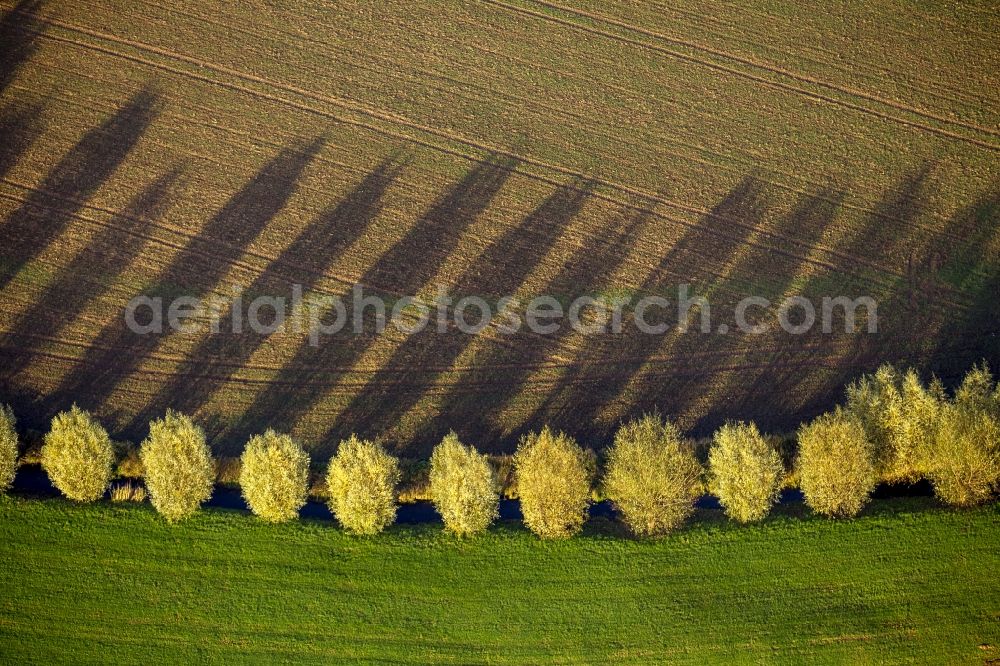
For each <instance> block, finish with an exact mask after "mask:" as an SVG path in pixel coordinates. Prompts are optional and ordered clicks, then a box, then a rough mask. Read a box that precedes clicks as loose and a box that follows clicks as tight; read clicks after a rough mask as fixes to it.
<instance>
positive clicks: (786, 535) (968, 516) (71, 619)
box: [0, 497, 1000, 664]
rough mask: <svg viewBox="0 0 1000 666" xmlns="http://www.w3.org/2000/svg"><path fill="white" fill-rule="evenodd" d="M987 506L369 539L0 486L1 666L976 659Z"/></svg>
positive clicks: (431, 529) (997, 621) (989, 547)
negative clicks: (651, 531)
mask: <svg viewBox="0 0 1000 666" xmlns="http://www.w3.org/2000/svg"><path fill="white" fill-rule="evenodd" d="M998 519H1000V507H998V506H997V505H995V504H994V505H990V506H987V507H985V508H980V509H976V510H971V511H953V510H946V509H943V508H941V507H940V506H938V505H937V504H935V503H934V502H933V501H932V500H929V499H897V500H880V501H876V502H874V503H873V504H872V505H871V506H869V508H868V509H867V510H866V511H865V512H864V513H863V514H862V515H861V517H859V518H857V519H854V520H850V521H832V520H826V519H819V518H816V517H814V516H811V515H809V514H807V513H805V512H804V509H803V508H802V507H801V505H794V504H793V505H782V506H781V507H779V510H778V511H777V515H774V516H772V517H771V518H770V519H768V520H767V521H766V522H765V523H763V524H762V525H760V526H756V527H741V526H736V525H733V524H732V523H730V522H728V521H725V520H724V519H722V518H721V516H720V515H719V514H717V513H715V512H711V511H701V512H699V513H698V514H697V515H696V517H695V519H694V520H693V521H692V522H691V523H690V524H689V526H688V527H686V528H684V529H683V530H681V531H680V532H678V533H675V534H674V535H672V536H670V537H668V538H665V539H662V540H659V541H635V540H628V539H623V538H621V535H620V534H617V532H616V530H617V529H618V528H617V526H616V524H614V523H610V522H606V521H601V520H592V521H591V522H590V523H589V524H588V527H587V529H586V530H585V533H584V534H583V535H582V536H579V537H577V538H574V539H571V540H568V541H558V542H543V541H540V540H539V539H537V538H535V537H534V536H532V535H531V534H530V533H528V532H527V531H526V530H525V529H524V528H523V527H522V526H521V525H520V524H519V523H512V522H508V523H502V524H500V525H499V526H497V527H494V528H493V529H491V531H490V532H489V533H488V534H487V535H485V536H482V537H479V538H475V539H468V540H464V541H462V540H457V539H455V538H452V537H449V536H447V535H445V534H443V533H442V531H441V529H440V526H438V525H422V526H396V527H393V528H391V529H390V530H389V532H388V533H386V534H383V535H381V536H379V537H377V538H373V539H366V538H359V537H352V536H349V535H347V534H345V533H344V532H343V531H341V530H340V529H339V528H337V527H334V526H333V524H331V523H324V522H316V521H300V522H295V523H292V524H288V525H279V526H274V525H267V524H264V523H262V522H260V521H259V520H257V519H255V518H253V517H250V516H248V515H244V514H240V513H235V512H229V511H222V510H210V511H205V512H203V513H201V514H199V515H198V516H197V517H196V518H194V519H192V520H190V521H187V522H184V523H181V524H179V525H176V526H169V525H167V524H166V522H165V521H163V520H162V519H161V518H159V517H158V516H157V515H156V514H155V513H154V512H153V511H152V509H151V508H149V507H148V505H146V506H142V507H138V506H124V505H109V504H97V505H91V506H76V505H72V504H70V503H68V502H64V501H60V500H30V499H23V498H11V497H4V498H2V499H0V581H3V582H2V583H0V585H2V586H3V593H2V594H0V654H2V655H3V661H5V662H7V663H32V662H36V663H58V662H64V663H66V662H72V663H76V664H79V663H88V662H103V663H129V662H133V663H134V662H143V663H229V664H232V663H251V662H257V663H275V662H276V661H279V660H281V661H291V660H295V661H304V662H322V663H392V664H411V663H412V664H423V663H462V664H469V663H492V664H530V663H539V662H543V661H544V662H547V663H567V664H568V663H575V664H576V663H588V664H589V663H610V662H613V663H692V664H704V663H712V662H727V663H733V662H745V663H804V662H809V663H876V662H878V663H921V664H931V663H936V664H944V663H948V664H960V663H969V664H973V663H983V662H984V660H987V661H988V660H989V659H991V658H1000V578H998V577H997V575H996V572H997V570H998V569H1000V531H998V529H997V527H998Z"/></svg>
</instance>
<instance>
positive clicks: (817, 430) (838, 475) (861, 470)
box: [798, 409, 878, 517]
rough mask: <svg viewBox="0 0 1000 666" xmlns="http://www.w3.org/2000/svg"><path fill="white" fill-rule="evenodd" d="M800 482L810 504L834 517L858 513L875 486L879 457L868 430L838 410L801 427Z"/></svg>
mask: <svg viewBox="0 0 1000 666" xmlns="http://www.w3.org/2000/svg"><path fill="white" fill-rule="evenodd" d="M798 440H799V459H798V468H799V484H800V486H801V487H802V492H803V493H804V494H805V496H806V504H808V505H809V506H810V507H812V509H813V510H814V511H816V512H818V513H822V514H825V515H828V516H831V517H850V516H855V515H857V514H858V513H859V512H860V511H861V509H862V508H864V506H865V504H867V503H868V499H869V497H870V495H871V493H872V491H873V490H874V489H875V485H876V484H877V483H878V475H877V472H876V468H875V457H874V454H873V451H872V446H871V443H870V442H869V441H868V437H867V435H866V434H865V429H864V428H863V427H862V426H861V424H860V423H859V422H858V420H857V419H855V418H853V417H852V416H850V415H849V414H848V413H847V412H845V411H843V410H841V409H837V410H836V411H834V412H831V413H829V414H824V415H822V416H820V417H819V418H817V419H816V420H814V421H813V422H812V423H809V424H808V425H804V426H802V427H801V428H800V429H799V433H798Z"/></svg>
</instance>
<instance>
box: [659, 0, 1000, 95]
mask: <svg viewBox="0 0 1000 666" xmlns="http://www.w3.org/2000/svg"><path fill="white" fill-rule="evenodd" d="M651 6H653V7H655V8H657V9H658V10H660V11H661V12H672V13H674V14H675V15H679V16H682V17H686V18H685V19H684V20H686V21H687V22H688V24H690V25H693V26H696V27H698V28H699V29H701V30H703V31H704V32H705V33H706V34H711V35H713V36H715V37H720V38H723V39H730V40H734V35H733V34H731V33H732V32H733V31H734V30H737V29H738V30H739V36H740V37H745V38H751V37H755V38H757V39H743V40H742V43H743V44H744V45H750V46H756V47H758V48H764V49H768V50H771V51H775V52H776V53H779V54H781V55H782V56H789V57H792V58H802V59H803V60H806V61H808V62H810V63H813V64H816V65H820V66H823V67H830V68H832V69H834V70H837V71H839V72H841V73H842V74H853V75H857V74H861V75H862V76H864V77H865V78H867V79H870V80H872V81H874V82H876V83H878V82H881V81H882V80H883V79H884V78H885V77H886V76H888V77H890V78H893V79H895V83H897V84H899V83H901V81H900V80H899V79H900V78H902V77H904V76H907V77H911V78H912V80H913V81H914V82H915V83H924V84H926V87H921V86H919V85H914V84H911V83H910V82H909V81H906V82H902V85H904V86H905V87H906V88H908V89H910V90H912V91H914V92H917V93H921V94H924V95H929V96H931V97H934V98H937V99H940V100H942V101H957V102H962V103H964V104H969V105H989V106H993V107H996V106H997V105H998V104H1000V98H995V97H984V96H979V95H977V94H976V93H975V92H973V91H971V90H964V89H962V88H956V87H952V86H949V85H947V84H946V83H943V82H936V81H931V80H928V79H924V78H923V77H921V76H919V75H917V74H916V73H914V72H908V71H905V70H894V69H891V68H889V67H884V66H871V65H862V64H860V63H857V62H852V63H851V66H850V68H845V67H842V66H840V65H838V64H837V63H836V62H833V61H832V60H825V59H823V58H822V57H820V56H834V57H836V56H837V55H838V52H837V51H835V50H833V49H828V48H824V47H823V46H822V45H821V44H820V43H817V44H808V43H801V44H799V45H798V47H799V48H800V49H801V50H800V51H792V50H787V49H785V48H779V47H776V46H771V45H769V44H765V43H763V42H762V41H760V39H761V38H764V39H766V38H767V37H768V35H767V34H765V33H763V32H761V31H759V30H758V31H755V32H750V31H749V30H747V29H746V27H742V28H737V27H736V26H734V25H733V24H732V23H729V22H726V21H723V20H719V19H717V18H715V17H710V16H707V15H705V14H700V13H698V12H694V11H689V10H685V9H682V8H680V7H675V6H673V5H669V4H666V3H662V2H653V3H651ZM740 9H741V10H742V11H745V12H747V13H749V14H751V15H757V16H761V17H764V18H766V19H767V20H768V21H769V27H771V28H772V30H773V29H774V28H775V27H776V24H777V23H778V19H779V18H780V17H778V16H776V15H774V14H769V13H766V12H764V13H762V12H753V11H751V10H749V9H748V8H745V7H741V8H740ZM783 23H784V24H785V26H788V25H792V24H793V22H791V21H783ZM709 26H711V27H709ZM962 27H963V28H967V26H962ZM991 37H992V35H991ZM807 52H811V53H814V54H816V57H812V56H809V55H807ZM938 90H940V91H941V93H939V92H938ZM945 93H948V94H945ZM949 94H951V95H953V96H949Z"/></svg>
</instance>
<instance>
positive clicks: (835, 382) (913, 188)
mask: <svg viewBox="0 0 1000 666" xmlns="http://www.w3.org/2000/svg"><path fill="white" fill-rule="evenodd" d="M932 169H933V165H931V164H924V165H921V166H920V167H919V168H917V169H915V170H914V171H912V172H911V173H907V174H904V175H903V176H902V178H901V179H900V181H899V182H898V183H897V184H896V185H894V186H893V187H890V188H889V189H888V190H887V191H886V192H885V193H884V194H883V196H882V198H881V199H880V200H879V201H878V202H876V204H875V205H874V207H873V208H872V210H871V211H870V212H869V213H868V214H867V215H866V216H865V219H864V225H863V227H862V229H860V230H859V231H858V232H857V233H855V234H852V235H851V236H849V237H848V238H846V239H845V240H844V241H843V242H842V243H841V244H840V246H838V247H837V248H835V249H836V251H837V253H838V255H839V256H840V259H839V264H838V265H839V266H841V267H843V268H844V269H845V270H851V271H854V272H855V276H854V279H853V281H850V280H848V281H844V280H840V279H836V276H834V275H832V273H830V272H827V273H819V274H816V275H813V276H812V277H811V278H810V279H809V280H807V281H806V282H805V283H804V284H803V286H802V288H801V290H800V291H801V293H802V294H804V295H806V296H808V297H809V298H811V299H812V300H813V301H816V302H819V301H820V300H821V299H822V298H823V297H837V296H848V297H850V298H856V297H860V296H868V297H871V298H873V299H874V300H875V302H876V304H877V309H876V311H875V312H874V313H868V312H867V311H866V310H865V309H864V308H862V309H861V310H860V311H859V312H858V313H857V314H858V315H859V317H858V320H857V321H856V322H855V324H856V328H855V330H854V332H853V333H847V332H846V328H845V327H846V323H847V322H846V319H845V316H846V313H845V312H844V311H843V310H839V309H838V310H835V311H834V312H833V314H834V317H833V319H831V321H830V322H829V329H830V332H824V330H823V328H822V327H821V326H820V325H816V326H814V327H812V328H811V329H810V330H809V331H807V332H806V333H804V334H802V335H799V336H786V337H785V339H786V340H787V339H790V338H792V337H794V342H793V343H789V344H794V345H795V346H797V347H800V348H810V349H811V350H812V351H811V356H812V358H813V359H815V360H814V361H812V362H809V359H808V357H807V358H806V359H805V364H804V365H803V367H800V368H792V369H790V370H789V371H788V372H787V374H786V375H785V376H784V378H783V381H781V382H779V383H777V386H776V387H775V390H774V391H772V392H771V399H772V400H779V401H780V400H781V399H782V398H783V397H784V396H789V395H795V396H799V397H800V401H799V402H798V403H797V404H795V405H794V409H793V410H792V409H789V410H784V411H781V410H779V412H780V413H779V414H777V415H774V414H772V416H771V419H770V420H766V419H765V420H764V425H765V426H771V427H773V428H792V427H794V426H795V425H797V423H799V422H801V421H802V420H803V419H807V418H811V417H812V416H814V415H816V414H819V413H821V412H823V411H826V410H828V409H830V408H831V407H832V406H833V405H834V404H836V403H837V402H839V401H840V400H841V399H842V397H843V394H844V387H845V385H846V384H848V383H849V382H850V381H852V380H853V379H854V378H855V377H857V376H858V375H860V374H862V373H865V372H870V371H872V370H874V369H875V368H876V367H877V366H878V364H880V363H882V362H884V361H899V360H901V359H903V358H906V357H907V356H911V357H912V358H917V355H916V354H915V346H916V344H917V342H918V338H924V339H930V338H932V337H933V335H934V331H933V328H934V327H933V326H932V324H931V321H930V320H928V319H926V317H927V316H930V315H932V314H933V313H932V312H929V311H924V310H925V308H923V307H922V306H923V305H925V304H920V306H921V307H918V308H916V309H914V308H912V307H911V306H912V305H913V304H914V303H913V295H914V292H913V289H914V288H915V285H916V283H917V282H918V281H919V280H917V278H916V277H915V271H919V270H921V269H919V268H917V266H919V265H921V264H924V262H925V261H927V260H928V259H927V258H928V257H929V254H928V248H929V247H930V246H931V245H932V244H933V240H934V236H932V235H930V234H926V233H923V232H921V231H919V229H918V227H916V225H917V224H918V223H919V221H920V219H921V217H922V216H923V215H924V214H925V212H926V210H927V203H926V202H927V198H928V188H929V184H930V182H929V177H930V174H931V172H932ZM946 231H947V230H946ZM868 257H871V258H875V259H876V260H878V261H879V262H880V264H881V266H872V265H870V264H869V262H868V260H867V259H865V258H868ZM904 257H905V260H904ZM907 263H908V264H909V269H907V268H906V264H907ZM886 268H887V269H889V270H885V269H886ZM901 268H902V269H903V270H904V271H905V273H904V274H903V276H902V277H893V275H892V272H893V271H898V270H899V269H901ZM925 268H928V269H929V266H926V267H925ZM817 309H818V308H817ZM937 311H940V309H937ZM868 316H874V317H875V318H876V321H877V329H878V330H877V332H876V333H868V329H867V321H868ZM921 318H925V324H926V326H927V327H926V328H923V327H922V326H921V325H920V324H919V323H918V320H919V319H921ZM777 404H781V402H778V403H777Z"/></svg>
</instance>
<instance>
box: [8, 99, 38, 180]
mask: <svg viewBox="0 0 1000 666" xmlns="http://www.w3.org/2000/svg"><path fill="white" fill-rule="evenodd" d="M41 113H42V105H41V104H30V105H29V104H22V103H20V102H12V103H11V104H8V105H7V106H5V107H4V108H3V110H2V111H0V137H3V139H2V141H0V180H3V179H4V178H6V177H7V173H8V172H9V171H10V170H11V169H12V168H14V165H16V164H17V163H18V161H19V160H20V159H21V156H22V155H24V153H25V152H27V150H28V148H30V147H31V144H33V143H34V142H35V140H36V139H37V138H38V136H39V135H40V134H41V133H42V130H43V129H44V128H43V123H42V121H41Z"/></svg>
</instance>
